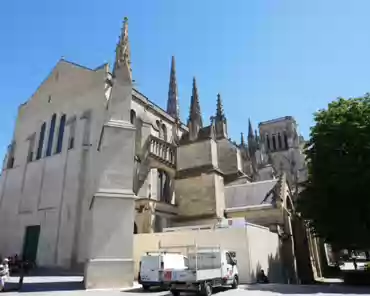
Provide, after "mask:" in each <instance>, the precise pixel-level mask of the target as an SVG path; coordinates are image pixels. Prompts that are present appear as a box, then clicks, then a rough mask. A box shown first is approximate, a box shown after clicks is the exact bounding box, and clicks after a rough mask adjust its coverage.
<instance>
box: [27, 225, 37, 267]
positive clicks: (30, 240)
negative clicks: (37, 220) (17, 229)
mask: <svg viewBox="0 0 370 296" xmlns="http://www.w3.org/2000/svg"><path fill="white" fill-rule="evenodd" d="M39 237H40V225H32V226H27V227H26V233H25V235H24V244H23V259H24V260H29V261H31V262H36V256H37V247H38V244H39Z"/></svg>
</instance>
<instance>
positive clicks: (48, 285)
mask: <svg viewBox="0 0 370 296" xmlns="http://www.w3.org/2000/svg"><path fill="white" fill-rule="evenodd" d="M18 281H19V279H18V278H17V277H12V278H11V279H10V280H9V281H8V282H6V285H5V291H9V292H10V291H18V292H21V293H22V292H52V291H75V290H84V285H83V281H82V279H81V278H79V277H76V278H71V277H54V278H52V277H47V278H45V277H25V278H24V281H23V284H22V287H21V289H20V290H19V284H18Z"/></svg>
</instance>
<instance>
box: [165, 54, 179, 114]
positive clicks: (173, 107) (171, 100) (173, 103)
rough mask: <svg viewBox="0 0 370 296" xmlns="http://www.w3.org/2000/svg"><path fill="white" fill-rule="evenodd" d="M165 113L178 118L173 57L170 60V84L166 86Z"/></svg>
mask: <svg viewBox="0 0 370 296" xmlns="http://www.w3.org/2000/svg"><path fill="white" fill-rule="evenodd" d="M167 113H168V114H169V115H171V116H172V117H173V118H175V119H179V118H180V110H179V100H178V90H177V81H176V66H175V57H174V56H172V60H171V74H170V85H169V88H168V100H167Z"/></svg>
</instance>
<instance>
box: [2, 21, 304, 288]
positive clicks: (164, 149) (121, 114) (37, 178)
mask: <svg viewBox="0 0 370 296" xmlns="http://www.w3.org/2000/svg"><path fill="white" fill-rule="evenodd" d="M130 54H131V53H130V44H129V38H128V22H127V19H126V20H125V21H124V25H123V29H122V33H121V36H120V39H119V42H118V44H117V47H116V57H115V63H114V67H113V69H112V71H111V70H110V69H109V65H108V64H103V65H101V66H99V67H97V68H94V69H91V68H87V67H84V66H82V65H78V64H75V63H72V62H69V61H66V60H64V59H61V60H60V61H59V62H58V63H57V65H56V66H55V67H54V68H53V69H52V71H51V73H50V74H49V75H48V76H47V78H46V79H45V80H44V81H43V83H42V84H41V85H40V86H39V88H38V89H37V90H36V92H35V93H34V94H33V95H32V96H31V97H30V98H29V99H28V100H27V101H26V102H25V103H23V104H22V105H20V106H19V109H18V116H17V120H16V124H15V130H14V134H13V139H12V142H11V143H10V145H9V147H8V152H7V154H6V157H5V159H4V163H3V169H2V172H1V176H0V224H1V225H6V226H7V227H1V229H0V237H1V238H2V239H1V241H0V254H1V255H3V256H8V255H12V254H14V253H18V254H23V255H27V256H28V257H29V258H30V259H33V260H36V262H37V264H38V265H39V266H61V267H65V268H78V267H81V266H83V265H85V278H87V284H86V285H87V286H89V282H90V281H91V282H94V281H95V280H96V277H97V273H99V272H100V273H101V272H102V271H103V273H104V271H106V270H108V269H109V270H114V271H115V272H122V271H125V272H126V271H127V272H128V271H130V270H132V266H131V263H130V262H131V261H130V260H131V259H130V258H132V257H130V256H132V254H131V253H132V249H130V247H128V248H127V249H125V250H122V248H121V247H120V246H121V245H122V244H129V242H132V236H133V233H148V232H161V231H162V230H163V228H165V227H177V226H186V225H201V224H210V223H215V222H217V221H219V220H220V219H223V218H224V217H234V216H238V215H239V216H240V215H242V216H245V217H247V216H248V215H249V216H248V217H249V220H250V221H252V222H254V223H257V224H261V225H267V226H269V227H271V229H275V230H276V231H277V230H279V229H280V228H281V229H282V231H288V230H287V229H285V230H284V227H285V226H284V225H286V223H285V220H284V219H285V218H286V217H284V215H282V214H281V211H279V212H276V211H275V210H276V208H277V206H276V204H279V205H280V204H281V208H283V207H289V205H288V204H290V203H291V202H289V201H288V199H290V198H292V196H293V195H292V194H291V192H293V191H294V188H295V187H296V184H298V183H299V182H300V181H303V180H304V179H305V178H306V166H305V163H304V155H303V154H302V145H303V144H304V141H303V138H302V137H301V136H300V135H299V133H298V128H297V123H296V121H295V120H294V118H293V117H291V116H285V117H281V118H278V119H273V120H268V121H265V122H261V123H260V124H259V125H258V131H257V130H254V129H253V127H252V124H251V121H249V122H248V124H247V123H246V130H247V136H246V139H245V138H244V135H243V133H241V139H240V141H239V143H236V142H235V141H232V140H230V138H229V136H228V129H227V125H228V119H227V112H225V110H224V109H223V105H222V97H221V95H220V94H218V95H217V97H215V98H214V100H215V113H214V116H213V117H212V118H211V123H210V124H209V125H205V124H204V121H203V118H202V112H201V101H202V98H200V97H199V95H198V85H197V81H196V78H193V81H192V85H189V87H192V95H191V98H189V99H190V113H189V117H188V119H187V121H186V122H184V121H182V120H181V118H180V116H179V101H178V90H177V82H176V66H175V58H174V57H172V60H171V66H170V67H171V68H170V77H169V90H168V102H167V106H166V108H165V109H162V108H161V107H159V106H157V105H156V104H155V103H153V102H152V101H150V100H149V99H148V98H147V97H146V96H145V95H144V94H142V93H140V92H139V91H138V90H137V89H135V88H133V87H132V73H131V59H130ZM189 84H190V83H189ZM226 111H227V110H226ZM287 192H290V193H287ZM288 196H290V197H289V198H288ZM266 204H267V206H271V207H270V208H268V207H267V206H266ZM262 206H263V207H262ZM250 208H253V211H249V209H250ZM278 208H279V207H278ZM279 209H280V208H279ZM274 211H275V212H274ZM279 227H280V228H279ZM117 233H120V234H122V233H124V235H123V237H122V235H115V234H117ZM102 242H105V244H103V243H102ZM117 246H119V247H117ZM130 252H131V253H130ZM113 257H114V258H121V259H120V260H116V261H114V260H113V261H112V260H111V259H109V258H113ZM98 270H100V271H98ZM104 280H105V281H108V282H109V279H108V278H106V279H104Z"/></svg>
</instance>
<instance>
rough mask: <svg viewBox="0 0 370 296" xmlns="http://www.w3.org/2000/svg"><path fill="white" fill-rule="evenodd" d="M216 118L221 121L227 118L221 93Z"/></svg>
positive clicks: (218, 95)
mask: <svg viewBox="0 0 370 296" xmlns="http://www.w3.org/2000/svg"><path fill="white" fill-rule="evenodd" d="M216 119H217V120H219V121H224V120H225V119H226V118H225V112H224V107H223V105H222V100H221V95H220V93H218V94H217V109H216Z"/></svg>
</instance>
